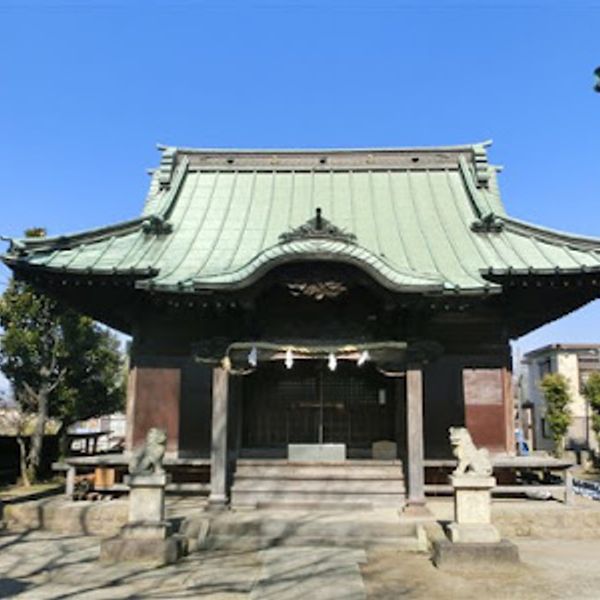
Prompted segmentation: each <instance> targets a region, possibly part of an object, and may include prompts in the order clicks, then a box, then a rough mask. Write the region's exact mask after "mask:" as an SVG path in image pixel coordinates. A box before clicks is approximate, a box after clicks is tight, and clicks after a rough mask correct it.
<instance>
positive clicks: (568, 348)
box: [523, 343, 600, 360]
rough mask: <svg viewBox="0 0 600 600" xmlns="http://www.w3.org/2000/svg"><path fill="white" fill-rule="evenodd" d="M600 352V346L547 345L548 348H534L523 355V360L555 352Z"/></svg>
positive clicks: (596, 344)
mask: <svg viewBox="0 0 600 600" xmlns="http://www.w3.org/2000/svg"><path fill="white" fill-rule="evenodd" d="M591 350H593V351H595V352H600V344H598V343H595V344H562V343H556V344H547V345H546V346H541V347H540V348H534V349H533V350H530V351H529V352H526V353H525V354H524V355H523V359H524V360H526V359H530V358H535V357H536V356H540V355H542V354H550V353H555V352H573V353H577V352H589V351H591Z"/></svg>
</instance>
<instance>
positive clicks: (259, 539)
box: [202, 535, 426, 552]
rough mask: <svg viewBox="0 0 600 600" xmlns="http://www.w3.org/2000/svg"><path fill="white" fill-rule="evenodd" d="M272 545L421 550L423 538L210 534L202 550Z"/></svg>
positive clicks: (247, 548)
mask: <svg viewBox="0 0 600 600" xmlns="http://www.w3.org/2000/svg"><path fill="white" fill-rule="evenodd" d="M274 547H335V548H356V549H368V548H373V547H378V548H381V547H386V548H393V549H395V550H399V551H404V552H424V551H425V550H426V546H425V547H424V544H423V541H422V540H420V539H419V538H418V537H417V536H414V537H381V536H380V537H377V538H375V537H370V538H368V537H354V538H349V537H345V536H340V537H335V536H329V537H324V536H304V535H302V536H299V535H290V536H250V535H248V536H236V535H209V536H208V537H207V538H206V541H205V543H204V546H203V547H202V549H204V550H230V551H231V550H235V551H238V552H239V551H257V550H265V549H268V548H274Z"/></svg>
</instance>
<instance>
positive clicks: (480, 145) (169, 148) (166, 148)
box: [156, 139, 493, 154]
mask: <svg viewBox="0 0 600 600" xmlns="http://www.w3.org/2000/svg"><path fill="white" fill-rule="evenodd" d="M492 143H493V141H492V140H489V139H488V140H483V141H481V142H474V143H467V144H455V145H446V146H357V147H352V148H340V147H321V148H318V147H307V148H226V147H220V148H218V147H217V148H215V147H206V148H204V147H190V146H173V145H169V144H157V145H156V147H157V148H158V150H160V151H161V152H165V153H169V154H170V153H172V152H182V153H215V154H227V153H239V154H257V153H259V154H263V153H264V154H273V153H280V154H303V153H315V154H319V153H323V152H339V153H352V152H414V151H421V152H423V151H424V152H427V151H431V152H440V151H453V150H475V149H479V150H481V149H485V148H487V147H489V146H491V145H492Z"/></svg>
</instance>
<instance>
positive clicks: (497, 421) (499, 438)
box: [463, 368, 513, 452]
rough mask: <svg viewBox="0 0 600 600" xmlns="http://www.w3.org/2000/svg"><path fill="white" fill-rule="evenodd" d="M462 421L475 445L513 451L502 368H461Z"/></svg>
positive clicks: (509, 406) (509, 399) (507, 386)
mask: <svg viewBox="0 0 600 600" xmlns="http://www.w3.org/2000/svg"><path fill="white" fill-rule="evenodd" d="M463 390H464V397H465V424H466V427H467V428H468V430H469V432H470V434H471V437H472V438H473V442H474V443H475V445H476V446H485V447H486V448H488V449H489V450H491V451H492V452H512V451H513V444H512V441H511V440H512V430H513V425H512V395H511V389H510V372H509V371H508V370H507V369H505V368H497V369H464V370H463Z"/></svg>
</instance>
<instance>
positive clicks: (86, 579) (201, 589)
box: [0, 531, 600, 600]
mask: <svg viewBox="0 0 600 600" xmlns="http://www.w3.org/2000/svg"><path fill="white" fill-rule="evenodd" d="M518 545H519V549H520V552H521V557H522V561H523V563H522V565H520V566H519V567H517V568H513V569H511V570H510V571H493V570H492V571H488V572H485V573H482V572H475V573H473V572H465V573H454V574H448V573H444V572H440V571H438V570H437V569H435V567H433V566H432V564H431V562H430V561H429V559H428V557H427V555H424V554H414V553H403V552H398V551H394V550H390V549H389V548H383V549H378V548H374V549H370V550H368V551H367V552H366V553H365V552H364V551H362V550H355V549H344V548H313V547H310V548H298V547H294V548H287V547H284V548H271V549H268V550H262V551H240V552H231V551H229V552H223V551H210V552H199V553H196V554H192V555H191V556H189V557H188V558H186V559H184V560H182V561H180V562H179V563H177V564H176V565H170V566H168V567H164V568H161V569H156V568H152V567H144V566H140V565H138V566H133V565H126V564H122V565H116V566H103V565H100V564H99V563H98V561H97V558H98V549H99V539H98V538H94V537H80V536H77V537H75V536H68V535H60V534H56V533H49V532H42V531H35V532H28V533H21V534H4V535H2V536H0V598H8V597H16V598H21V599H33V600H38V599H39V600H44V599H50V598H51V599H55V600H57V599H67V598H69V599H70V598H86V599H93V600H96V599H107V600H108V599H120V598H163V599H170V598H173V599H177V598H214V599H216V600H219V599H223V600H224V599H228V600H233V599H242V598H243V599H247V600H259V599H260V600H263V599H265V600H270V599H277V600H300V599H303V600H304V599H306V598H310V600H320V599H327V600H330V599H343V600H346V599H350V600H354V599H356V600H358V599H363V598H368V599H388V598H389V599H398V598H407V599H414V600H417V599H419V600H431V599H433V598H435V599H436V600H454V599H455V598H461V599H464V600H469V599H471V598H482V597H484V598H486V600H501V599H509V598H511V599H512V598H519V599H523V600H538V599H539V600H542V599H544V600H546V599H561V600H562V599H569V598H573V599H575V598H577V599H578V600H597V599H598V598H600V539H596V540H579V541H565V540H561V541H560V542H559V543H556V542H554V541H551V540H521V541H519V542H518Z"/></svg>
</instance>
